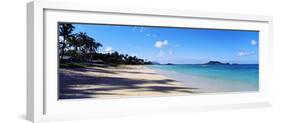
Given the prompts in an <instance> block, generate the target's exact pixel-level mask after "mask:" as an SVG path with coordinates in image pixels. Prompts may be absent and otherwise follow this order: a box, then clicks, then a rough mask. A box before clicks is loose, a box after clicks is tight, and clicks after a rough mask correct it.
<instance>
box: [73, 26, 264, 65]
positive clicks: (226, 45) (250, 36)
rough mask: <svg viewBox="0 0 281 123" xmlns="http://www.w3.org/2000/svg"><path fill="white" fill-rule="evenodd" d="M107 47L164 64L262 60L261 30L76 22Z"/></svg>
mask: <svg viewBox="0 0 281 123" xmlns="http://www.w3.org/2000/svg"><path fill="white" fill-rule="evenodd" d="M73 25H74V27H75V30H74V32H86V33H87V34H88V35H89V36H91V37H93V38H94V39H95V40H96V41H97V42H100V43H101V44H102V45H103V47H101V48H99V52H113V51H118V52H119V53H122V54H129V55H135V56H137V57H139V58H143V59H148V60H150V61H156V62H160V63H176V64H197V63H205V62H208V61H210V60H217V61H222V62H230V63H240V64H253V63H254V64H256V63H258V45H259V43H258V42H259V33H258V32H254V31H238V30H215V29H192V28H167V27H144V26H118V25H97V24H73Z"/></svg>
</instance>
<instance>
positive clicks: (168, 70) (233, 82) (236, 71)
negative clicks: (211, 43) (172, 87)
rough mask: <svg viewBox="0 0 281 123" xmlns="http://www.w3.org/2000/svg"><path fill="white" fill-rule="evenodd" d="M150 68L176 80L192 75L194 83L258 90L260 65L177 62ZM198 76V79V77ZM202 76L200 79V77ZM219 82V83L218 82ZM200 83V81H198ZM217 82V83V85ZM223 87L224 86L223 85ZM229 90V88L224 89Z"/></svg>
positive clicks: (231, 88)
mask: <svg viewBox="0 0 281 123" xmlns="http://www.w3.org/2000/svg"><path fill="white" fill-rule="evenodd" d="M150 68H153V69H155V70H159V71H161V73H164V74H165V75H166V76H170V77H172V78H174V79H176V80H180V81H183V82H184V81H185V80H188V79H190V78H191V77H190V76H192V77H193V78H195V79H193V80H192V81H193V83H196V81H204V83H205V85H206V83H207V84H208V85H210V86H221V85H227V86H228V87H225V88H228V89H229V90H230V91H240V90H241V91H242V90H243V91H252V90H258V86H259V65H258V64H238V65H200V64H176V65H152V66H150ZM196 78H197V79H196ZM198 78H200V80H199V79H198ZM218 82H219V83H218ZM198 83H199V82H198ZM216 84H217V85H216ZM221 88H224V87H223V86H222V87H221ZM224 91H227V90H224Z"/></svg>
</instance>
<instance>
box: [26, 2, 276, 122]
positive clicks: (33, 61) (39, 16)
mask: <svg viewBox="0 0 281 123" xmlns="http://www.w3.org/2000/svg"><path fill="white" fill-rule="evenodd" d="M62 15H63V16H62ZM70 15H71V16H70ZM97 16H98V17H100V18H102V19H93V17H97ZM108 17H114V18H115V19H106V18H108ZM132 17H133V18H138V20H139V21H137V20H136V19H135V20H134V21H131V20H130V18H132ZM272 20H273V19H272V17H270V16H260V15H241V14H230V13H211V12H193V11H180V10H158V9H155V10H154V9H143V8H129V7H116V6H101V5H95V4H92V3H86V2H82V1H79V2H77V3H75V2H68V3H61V2H54V1H34V2H30V3H28V4H27V119H28V120H30V121H34V122H36V121H42V120H59V119H80V118H88V117H114V116H120V115H131V114H150V113H168V112H169V113H170V112H187V111H197V110H213V109H232V108H251V107H267V106H270V103H269V102H268V101H267V99H266V98H267V94H268V90H269V88H268V85H269V84H270V83H272V82H273V80H271V73H270V71H271V70H272V66H271V65H272V63H271V59H272V56H271V55H272V46H273V44H272ZM60 21H64V22H83V23H105V24H135V25H150V26H163V25H164V26H174V27H181V26H184V27H186V23H187V22H188V23H190V24H189V26H188V27H195V28H196V27H197V28H215V29H242V30H256V31H260V42H259V50H260V51H259V52H260V56H259V62H260V66H259V69H260V75H259V77H260V78H259V84H260V85H259V91H258V92H242V93H219V94H202V95H192V96H175V97H171V96H169V97H149V98H148V97H142V98H126V99H124V98H122V99H107V100H94V99H93V100H91V99H90V100H89V99H87V100H86V99H85V100H67V101H58V100H57V97H56V95H57V89H56V87H57V86H56V82H57V81H56V79H57V78H56V76H55V75H56V74H52V75H51V74H49V73H52V72H53V71H54V70H55V69H56V68H57V66H56V65H55V64H57V59H56V58H57V56H55V55H54V54H56V52H57V51H56V47H54V46H57V45H54V44H56V43H57V40H54V41H53V39H55V38H57V37H56V36H57V35H54V34H55V33H49V32H53V31H54V29H56V28H57V26H55V25H56V24H57V22H60ZM171 22H173V23H171ZM54 48H55V49H54ZM53 68H54V69H53ZM51 80H53V81H52V82H50V81H51Z"/></svg>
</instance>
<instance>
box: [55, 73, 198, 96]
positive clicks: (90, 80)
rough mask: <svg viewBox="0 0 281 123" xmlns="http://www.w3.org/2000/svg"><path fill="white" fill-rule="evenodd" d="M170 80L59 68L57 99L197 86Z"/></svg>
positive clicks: (184, 90)
mask: <svg viewBox="0 0 281 123" xmlns="http://www.w3.org/2000/svg"><path fill="white" fill-rule="evenodd" d="M76 70H77V69H76ZM78 70H79V69H78ZM81 70H82V69H81ZM104 72H107V71H104ZM171 82H175V80H172V79H163V80H146V79H145V80H144V79H140V80H137V79H129V78H118V77H95V76H89V75H84V74H80V73H75V72H64V71H61V70H59V99H81V98H97V97H101V96H109V95H111V96H113V95H116V96H118V95H119V96H121V95H120V94H116V93H113V92H112V91H116V90H117V91H118V90H128V89H129V90H130V91H131V92H137V91H138V90H141V91H150V92H159V93H165V94H168V93H173V92H181V93H197V92H196V91H195V90H196V89H198V88H191V87H177V86H172V84H171ZM143 84H167V85H171V86H156V85H151V86H142V85H143ZM89 86H91V87H93V86H102V88H87V87H89ZM79 87H84V88H79ZM85 87H86V88H85Z"/></svg>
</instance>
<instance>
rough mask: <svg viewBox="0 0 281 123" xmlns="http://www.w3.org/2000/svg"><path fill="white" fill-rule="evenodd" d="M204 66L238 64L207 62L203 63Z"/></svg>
mask: <svg viewBox="0 0 281 123" xmlns="http://www.w3.org/2000/svg"><path fill="white" fill-rule="evenodd" d="M205 65H238V64H237V63H233V64H230V63H228V62H226V63H222V62H220V61H209V62H207V63H205Z"/></svg>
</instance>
